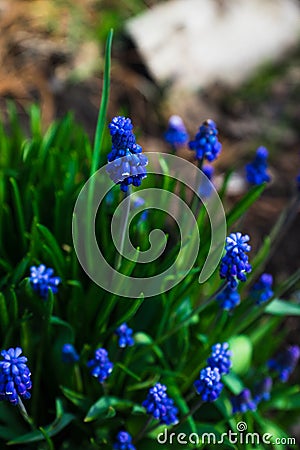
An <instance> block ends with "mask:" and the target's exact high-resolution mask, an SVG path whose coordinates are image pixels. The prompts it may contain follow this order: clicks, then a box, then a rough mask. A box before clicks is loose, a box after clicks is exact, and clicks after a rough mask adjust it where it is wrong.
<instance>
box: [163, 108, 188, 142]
mask: <svg viewBox="0 0 300 450" xmlns="http://www.w3.org/2000/svg"><path fill="white" fill-rule="evenodd" d="M164 137H165V140H166V141H167V142H168V143H169V144H170V145H172V147H174V148H175V149H176V148H177V147H180V146H182V145H184V144H186V142H187V141H188V139H189V135H188V133H187V131H186V128H185V126H184V123H183V120H182V118H181V117H180V116H176V115H174V116H171V117H170V119H169V123H168V128H167V130H166V132H165V134H164Z"/></svg>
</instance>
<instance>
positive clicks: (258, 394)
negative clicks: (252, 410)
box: [253, 377, 273, 405]
mask: <svg viewBox="0 0 300 450" xmlns="http://www.w3.org/2000/svg"><path fill="white" fill-rule="evenodd" d="M272 386H273V380H272V378H271V377H266V378H264V379H263V380H261V381H259V382H258V383H257V384H256V386H255V387H254V390H253V400H254V401H255V403H256V405H258V403H260V402H262V401H268V400H270V397H271V390H272Z"/></svg>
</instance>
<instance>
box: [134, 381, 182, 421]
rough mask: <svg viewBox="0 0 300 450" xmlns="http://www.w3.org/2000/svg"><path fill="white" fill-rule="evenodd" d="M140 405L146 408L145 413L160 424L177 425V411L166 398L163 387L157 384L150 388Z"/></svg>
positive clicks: (164, 387) (165, 390)
mask: <svg viewBox="0 0 300 450" xmlns="http://www.w3.org/2000/svg"><path fill="white" fill-rule="evenodd" d="M142 405H143V406H144V407H145V408H146V410H147V413H148V414H151V415H152V416H153V417H154V419H156V420H159V421H160V423H162V424H165V425H174V424H176V423H178V418H177V414H178V409H177V408H176V406H175V405H174V401H173V400H172V399H171V398H170V397H168V395H167V387H166V386H165V385H163V384H160V383H157V384H156V385H155V386H154V387H153V388H151V389H150V390H149V392H148V395H147V398H146V400H144V402H143V403H142Z"/></svg>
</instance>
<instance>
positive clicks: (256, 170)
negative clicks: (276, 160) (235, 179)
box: [246, 147, 271, 185]
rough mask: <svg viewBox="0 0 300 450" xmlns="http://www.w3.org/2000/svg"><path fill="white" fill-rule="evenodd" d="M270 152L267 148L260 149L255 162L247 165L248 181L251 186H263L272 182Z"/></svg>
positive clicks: (257, 151)
mask: <svg viewBox="0 0 300 450" xmlns="http://www.w3.org/2000/svg"><path fill="white" fill-rule="evenodd" d="M267 159H268V150H267V149H266V148H265V147H259V148H258V149H257V150H256V154H255V158H254V160H253V161H252V162H251V163H249V164H247V165H246V175H247V180H248V182H249V183H250V184H254V185H257V184H262V183H264V182H267V181H270V179H271V177H270V175H269V174H268V173H267V170H268V162H267Z"/></svg>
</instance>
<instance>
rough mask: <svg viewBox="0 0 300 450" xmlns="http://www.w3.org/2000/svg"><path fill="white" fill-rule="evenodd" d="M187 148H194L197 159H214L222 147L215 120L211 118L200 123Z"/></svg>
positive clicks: (210, 160)
mask: <svg viewBox="0 0 300 450" xmlns="http://www.w3.org/2000/svg"><path fill="white" fill-rule="evenodd" d="M189 148H190V149H191V150H194V152H195V157H196V159H197V160H199V161H202V160H203V159H207V160H208V161H209V162H212V161H214V160H215V159H216V158H217V157H218V156H219V153H220V151H221V149H222V144H221V143H220V142H219V140H218V130H217V126H216V124H215V122H214V121H213V120H211V119H208V120H206V121H205V122H203V123H202V125H201V126H200V128H199V131H198V133H197V134H196V136H195V139H194V140H193V141H190V142H189Z"/></svg>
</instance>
